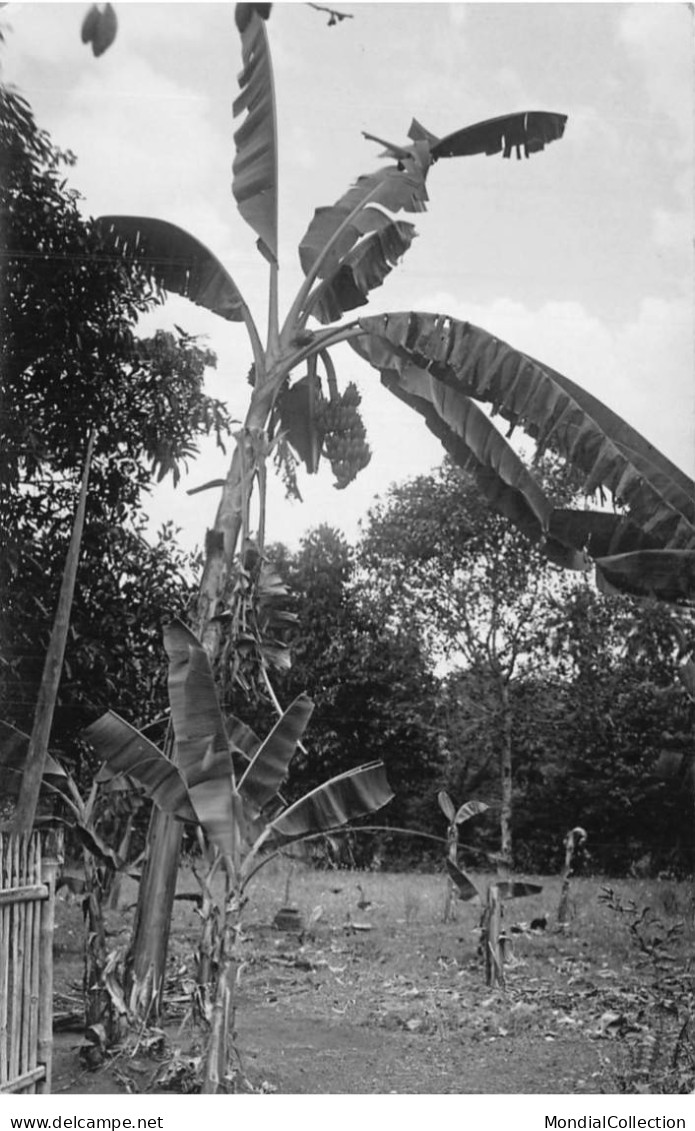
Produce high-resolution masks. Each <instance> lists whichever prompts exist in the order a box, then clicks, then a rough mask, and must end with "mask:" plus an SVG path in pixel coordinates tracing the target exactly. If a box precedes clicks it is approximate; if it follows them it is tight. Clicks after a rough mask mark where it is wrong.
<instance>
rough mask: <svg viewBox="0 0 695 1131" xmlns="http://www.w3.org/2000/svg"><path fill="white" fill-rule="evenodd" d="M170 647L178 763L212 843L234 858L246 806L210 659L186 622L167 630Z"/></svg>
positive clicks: (169, 625) (172, 714)
mask: <svg viewBox="0 0 695 1131" xmlns="http://www.w3.org/2000/svg"><path fill="white" fill-rule="evenodd" d="M164 648H165V650H166V653H167V656H168V657H169V680H168V686H169V702H170V705H171V721H172V725H173V728H174V737H175V739H176V758H177V763H178V765H179V767H180V769H181V773H182V775H183V778H184V780H185V782H186V786H187V787H188V793H189V796H190V799H191V804H192V805H193V808H194V810H195V813H196V816H197V817H198V820H199V822H200V824H201V825H202V826H203V828H204V829H205V832H206V834H207V837H208V839H209V840H210V841H211V843H212V844H215V845H216V846H217V847H218V848H219V849H220V851H221V852H222V854H223V855H224V856H233V855H234V854H235V852H236V848H237V846H238V843H239V837H240V836H241V835H242V834H243V830H242V829H240V827H239V824H240V814H241V806H240V804H239V797H238V794H237V791H236V788H235V783H234V765H233V762H232V756H231V753H230V749H229V740H228V738H227V734H226V730H225V725H224V719H223V717H222V712H221V710H220V705H219V701H218V699H217V691H216V688H215V681H214V679H213V675H212V669H211V667H210V661H209V659H208V656H207V653H206V652H205V650H204V648H202V647H201V645H200V642H199V641H198V640H197V639H196V637H195V636H194V635H193V633H192V632H191V631H190V629H189V628H187V627H186V625H185V624H183V622H182V621H180V620H173V621H171V622H170V623H169V624H168V625H166V626H165V629H164Z"/></svg>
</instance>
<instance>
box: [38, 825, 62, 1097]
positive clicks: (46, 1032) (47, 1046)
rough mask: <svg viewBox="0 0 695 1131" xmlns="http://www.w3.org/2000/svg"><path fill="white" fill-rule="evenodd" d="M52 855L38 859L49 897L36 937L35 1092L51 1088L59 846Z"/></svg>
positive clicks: (44, 1091)
mask: <svg viewBox="0 0 695 1131" xmlns="http://www.w3.org/2000/svg"><path fill="white" fill-rule="evenodd" d="M52 849H53V851H52V854H51V855H50V856H46V857H45V858H44V859H43V860H42V862H41V872H42V875H41V879H42V880H43V882H44V883H45V884H46V887H47V888H48V899H47V900H46V901H45V902H44V903H43V904H42V905H41V930H40V936H39V981H38V986H39V998H38V1032H37V1036H38V1040H37V1059H38V1062H39V1064H43V1065H44V1068H45V1076H44V1078H43V1079H42V1080H41V1081H40V1082H39V1083H38V1084H37V1086H36V1091H37V1092H39V1093H41V1094H45V1093H48V1092H50V1090H51V1070H52V1066H53V930H54V926H55V885H56V879H57V875H58V869H59V867H60V863H61V861H60V846H59V844H58V843H57V844H56V845H54V846H52Z"/></svg>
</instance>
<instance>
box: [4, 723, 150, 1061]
mask: <svg viewBox="0 0 695 1131" xmlns="http://www.w3.org/2000/svg"><path fill="white" fill-rule="evenodd" d="M30 749H31V739H30V736H29V735H28V734H25V733H24V732H23V731H21V730H19V729H18V728H17V727H14V726H12V725H11V724H10V723H7V722H5V721H3V720H0V782H1V783H2V793H3V794H4V795H5V796H7V797H9V798H13V799H16V798H17V797H18V796H19V793H20V787H21V782H22V779H23V777H24V775H25V773H26V767H27V765H28V764H29V762H30ZM113 777H114V775H112V774H103V775H97V776H96V778H95V779H94V781H93V782H92V785H91V787H90V789H89V792H88V793H87V794H86V795H83V794H82V793H81V792H80V789H79V787H78V785H77V782H76V781H75V779H74V778H73V777H72V775H71V774H69V773H67V772H66V770H65V769H64V768H63V767H62V766H61V765H60V763H59V762H58V761H56V759H55V758H54V757H53V756H52V755H51V754H50V753H49V752H47V753H46V760H45V765H44V770H43V778H42V781H41V783H40V784H41V787H42V795H43V798H44V799H45V800H46V801H48V800H50V801H51V802H53V812H52V813H51V814H50V815H40V816H39V817H38V818H37V824H38V825H45V824H51V825H55V824H56V823H60V824H63V825H65V826H67V827H68V828H69V829H71V830H72V832H73V834H74V836H75V839H76V840H78V841H79V842H80V844H81V846H82V876H81V877H75V876H59V877H58V881H57V885H56V887H57V888H58V889H59V888H61V887H65V888H67V889H68V890H70V891H72V892H73V893H74V895H75V896H76V897H78V898H79V900H80V902H81V905H82V911H83V916H84V924H85V934H84V940H83V964H84V965H83V979H82V985H83V998H84V1017H85V1027H86V1032H88V1033H90V1034H92V1036H93V1039H94V1043H95V1045H94V1047H96V1048H98V1049H100V1050H101V1049H103V1048H104V1047H108V1046H110V1045H112V1044H114V1043H116V1042H117V1041H118V1040H119V1038H120V1037H121V1036H122V1033H123V1023H124V1017H123V1009H122V1004H121V1000H120V994H119V993H118V992H114V979H113V977H111V976H110V972H111V971H110V968H111V966H112V965H113V964H114V962H115V957H116V956H115V953H114V952H111V953H110V952H109V948H108V941H107V925H106V917H105V914H104V911H105V907H106V906H107V904H106V899H107V897H109V899H112V897H113V896H114V894H115V891H114V887H115V886H116V887H117V885H118V881H119V880H120V879H122V877H123V876H124V875H126V874H128V873H129V872H130V871H131V870H132V869H133V868H135V867H136V866H137V864H138V863H139V859H137V858H134V857H133V854H132V852H131V851H130V846H131V840H132V832H133V823H134V818H135V815H136V813H137V809H138V805H139V804H142V799H140V801H139V802H138V799H137V798H136V799H135V800H133V797H132V794H131V796H130V797H129V798H128V799H127V800H128V804H127V812H126V815H125V820H124V821H122V820H121V821H120V822H119V817H122V815H123V813H122V810H123V806H122V804H119V805H118V806H116V805H114V799H117V798H118V797H119V796H120V795H122V792H123V790H122V788H119V787H122V786H123V784H124V783H123V780H122V779H120V780H118V781H116V780H114V781H111V780H110V779H111V778H113ZM56 802H57V805H56ZM119 810H120V812H119ZM105 817H106V818H107V819H108V820H109V824H111V825H112V826H113V824H114V823H115V824H116V825H118V824H119V823H120V826H121V827H120V829H119V837H118V846H117V847H116V848H114V847H113V846H112V844H110V843H109V838H107V837H105V836H104V832H103V824H104V818H105ZM112 906H113V901H112Z"/></svg>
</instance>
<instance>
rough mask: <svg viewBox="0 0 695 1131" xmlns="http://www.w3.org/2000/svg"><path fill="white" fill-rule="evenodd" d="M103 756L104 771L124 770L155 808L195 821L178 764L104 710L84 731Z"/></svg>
mask: <svg viewBox="0 0 695 1131" xmlns="http://www.w3.org/2000/svg"><path fill="white" fill-rule="evenodd" d="M84 736H85V738H86V739H87V741H88V742H89V743H90V744H91V745H92V746H93V747H94V749H95V750H96V752H97V754H98V755H99V757H100V758H102V759H103V761H104V765H105V768H106V770H107V774H108V776H110V777H117V776H118V775H119V774H126V775H127V776H128V777H129V778H131V779H132V780H133V781H134V782H137V784H138V785H140V786H142V788H143V789H144V791H145V793H146V794H147V796H148V797H149V798H150V799H151V800H152V801H153V802H154V803H155V805H156V806H157V808H158V809H162V810H163V811H164V812H165V813H172V814H173V815H174V816H175V817H178V818H179V819H180V820H182V821H195V822H197V817H196V814H195V812H194V810H193V807H192V805H191V801H190V797H189V795H188V790H187V789H186V783H185V781H184V779H183V777H182V775H181V773H180V771H179V770H178V769H177V767H176V766H175V765H174V764H173V762H171V761H170V760H169V758H167V757H166V755H165V754H163V753H162V751H161V750H160V749H159V747H157V746H155V745H154V743H153V742H150V740H149V739H148V738H145V736H144V734H141V733H140V731H139V730H137V729H136V728H135V727H133V726H131V725H130V723H127V722H126V721H125V719H122V718H121V717H120V716H119V715H117V714H116V713H115V712H114V711H107V712H106V714H105V715H102V716H101V717H100V718H98V719H97V720H96V722H94V723H92V724H91V726H88V727H87V728H86V730H85V731H84Z"/></svg>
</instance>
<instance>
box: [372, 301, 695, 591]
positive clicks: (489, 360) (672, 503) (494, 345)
mask: <svg viewBox="0 0 695 1131" xmlns="http://www.w3.org/2000/svg"><path fill="white" fill-rule="evenodd" d="M360 326H361V327H362V328H363V329H364V330H365V336H364V337H363V338H360V339H359V340H358V341H357V342H356V343H355V342H353V345H354V346H355V348H356V349H357V352H358V353H360V355H361V356H363V357H365V358H366V360H368V361H369V362H370V363H371V364H372V365H373V366H374V367H375V368H377V369H378V370H380V372H381V374H382V379H383V381H384V384H385V385H386V386H387V388H390V389H391V390H392V391H397V395H399V397H401V399H407V398H408V397H410V398H415V399H413V400H411V401H410V402H409V403H412V404H413V407H416V408H417V409H418V411H421V412H422V411H423V408H422V407H421V404H420V403H419V402H423V403H425V404H426V406H427V407H426V408H425V409H424V412H423V414H424V415H426V418H427V417H428V415H429V419H428V423H430V426H431V427H433V425H434V427H436V428H439V429H440V431H441V434H442V437H443V438H444V439H446V440H447V446H448V447H449V450H450V451H451V453H452V456H453V458H454V459H455V460H456V462H459V461H461V462H463V461H469V462H468V463H467V464H466V465H467V466H470V453H471V442H470V435H471V433H466V431H465V417H466V414H467V412H468V408H467V404H466V402H464V401H462V402H458V404H457V403H456V402H454V401H451V402H449V404H450V405H451V406H453V407H452V410H451V412H446V411H442V406H446V404H447V402H446V400H445V398H443V397H442V396H441V395H440V393H439V387H440V386H445V387H448V388H452V389H454V390H455V391H456V392H457V393H458V394H459V395H460V396H463V397H468V398H474V399H476V400H480V401H483V402H486V403H489V404H491V405H492V407H493V409H494V410H495V411H496V412H498V413H499V414H500V415H501V416H502V417H503V418H504V419H506V420H507V421H508V422H509V423H510V424H511V425H512V426H516V425H519V426H521V427H522V428H524V430H525V431H526V432H527V433H528V434H529V435H531V436H532V437H533V438H534V439H535V440H536V441H537V443H538V444H539V446H540V447H541V448H542V447H545V446H552V447H553V448H554V449H555V450H556V451H557V452H558V453H559V454H560V455H561V456H563V457H564V458H565V459H567V461H568V462H569V463H570V464H571V465H572V466H574V467H576V468H577V469H579V470H580V471H582V472H583V473H584V475H585V476H586V480H585V489H586V490H587V491H594V490H596V489H599V488H605V489H607V490H609V491H611V492H612V494H613V495H614V497H615V498H616V500H617V501H618V502H620V503H621V504H622V505H624V506H625V508H626V509H627V512H628V515H627V517H628V519H629V520H630V522H631V523H632V524H633V525H634V526H636V527H637V528H638V529H640V530H641V531H643V533H644V534H645V536H646V537H648V539H650V540H651V541H652V546H653V548H658V549H674V550H692V549H695V502H694V501H693V500H694V498H695V485H693V483H692V481H691V480H690V479H688V477H687V476H685V475H684V474H683V473H682V472H681V471H680V470H679V469H678V468H676V467H675V465H673V464H671V463H670V461H669V460H667V459H666V457H664V456H663V455H662V454H661V453H660V452H658V451H657V450H656V449H655V448H654V447H653V445H651V444H650V443H649V442H648V441H647V440H645V439H644V437H642V436H641V435H640V434H639V433H638V432H636V430H635V429H633V428H631V427H630V425H628V424H626V422H625V421H623V420H622V419H621V418H620V417H619V416H617V414H616V413H613V412H612V411H611V410H610V409H608V408H607V407H606V406H605V405H602V404H601V402H600V401H598V399H597V398H595V397H593V396H591V395H589V394H587V393H585V392H584V390H582V389H580V388H579V386H577V385H575V384H574V382H571V381H569V379H568V378H565V377H563V376H562V375H561V374H558V373H556V372H555V371H554V370H551V369H550V368H548V367H547V366H543V365H541V364H540V363H539V362H536V361H534V360H533V359H532V358H530V357H528V356H527V355H526V354H522V353H519V352H518V351H516V350H513V349H512V348H511V347H510V346H508V345H506V343H504V342H501V341H499V340H498V339H497V338H494V337H493V336H492V335H490V334H488V333H486V332H485V331H484V330H480V329H478V328H477V327H474V326H471V325H470V324H469V323H466V322H460V321H458V320H456V319H453V318H447V317H443V316H440V315H434V314H418V313H413V312H410V313H401V314H388V315H379V316H376V317H374V318H364V319H361V320H360ZM457 411H458V412H459V413H460V416H461V424H460V427H459V432H461V433H463V435H464V436H465V438H466V443H465V448H464V449H461V448H460V447H459V446H457V444H456V443H455V442H454V441H453V440H452V437H453V436H455V435H457V433H456V432H455V431H454V429H455V427H456V425H455V418H456V413H457ZM478 427H482V426H478ZM459 439H461V437H459ZM479 451H480V449H479ZM474 454H475V455H476V458H477V459H479V454H478V453H474ZM501 466H502V464H501V456H500V457H499V459H498V462H497V465H496V464H495V461H494V460H492V459H488V461H487V464H486V467H485V470H486V472H488V473H490V487H489V488H488V491H487V494H488V499H489V500H490V501H492V502H493V503H494V505H497V506H498V509H500V510H502V511H503V513H507V514H508V516H509V517H510V518H512V519H513V521H515V522H517V524H518V525H520V527H521V529H524V526H526V529H527V532H529V530H531V531H532V524H531V525H529V516H530V514H532V513H533V511H532V509H530V508H529V502H530V500H531V497H532V496H530V494H529V491H528V490H527V489H526V487H525V486H524V489H523V490H522V491H521V496H522V501H523V503H524V504H525V507H523V506H522V507H521V508H520V507H519V506H518V502H519V499H518V497H517V499H513V500H512V502H511V503H510V502H509V496H508V494H507V488H508V487H509V485H510V484H509V482H508V480H509V478H510V476H509V475H507V476H506V479H505V477H504V475H503V474H501V472H500V468H501ZM495 484H498V485H501V487H502V489H503V490H502V493H501V497H500V500H499V501H498V502H495V501H494V499H493V498H492V494H493V492H494V489H495ZM513 486H514V487H515V488H518V486H519V481H518V480H516V479H515V480H513ZM505 507H506V509H504V508H505ZM515 512H517V513H516V514H515ZM541 514H542V511H541V509H540V508H539V507H537V508H536V512H535V515H536V518H539V519H540V520H541V525H543V524H544V519H543V518H542V517H541ZM549 525H550V523H549V522H548V526H549ZM625 529H626V528H625ZM555 533H556V534H561V533H562V524H561V523H560V524H559V525H558V526H557V527H556V530H555ZM558 545H559V543H558ZM666 564H667V563H666V562H664V565H666ZM671 564H672V565H674V564H675V562H673V563H671ZM683 575H684V571H683V570H682V569H681V578H682V577H683ZM616 576H617V575H616ZM620 585H621V580H620V577H618V586H619V587H620ZM626 587H627V586H626ZM676 588H678V586H676ZM628 591H629V590H628Z"/></svg>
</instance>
